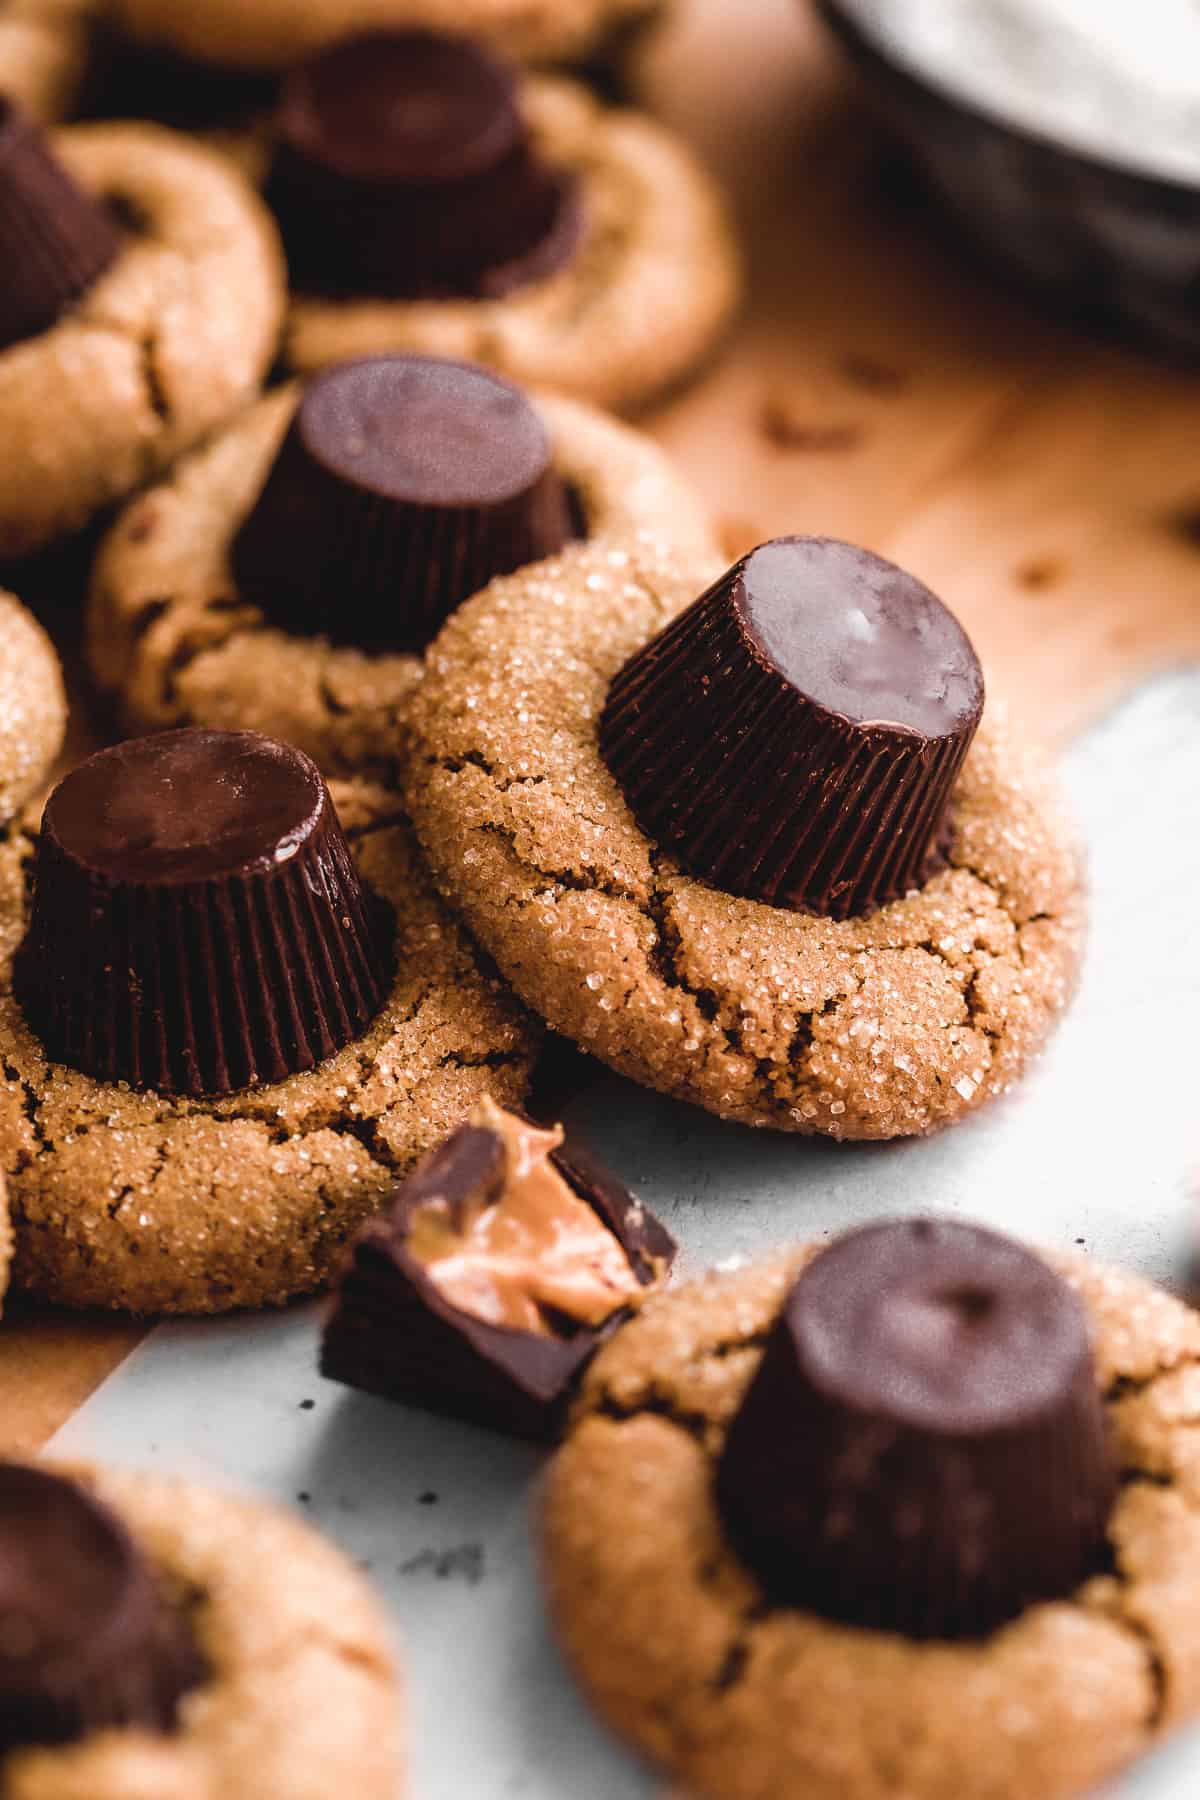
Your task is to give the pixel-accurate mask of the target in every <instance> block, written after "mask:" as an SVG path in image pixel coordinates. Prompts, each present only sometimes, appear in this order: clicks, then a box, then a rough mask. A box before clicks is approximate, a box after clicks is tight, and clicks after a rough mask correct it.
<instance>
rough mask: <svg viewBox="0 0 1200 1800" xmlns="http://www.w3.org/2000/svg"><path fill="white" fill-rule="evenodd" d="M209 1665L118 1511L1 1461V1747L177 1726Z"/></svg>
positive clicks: (67, 1484) (43, 1474)
mask: <svg viewBox="0 0 1200 1800" xmlns="http://www.w3.org/2000/svg"><path fill="white" fill-rule="evenodd" d="M204 1672H205V1671H204V1663H203V1660H202V1658H201V1655H200V1652H199V1650H198V1649H197V1647H196V1644H195V1642H194V1641H193V1639H192V1636H191V1633H190V1632H189V1630H188V1628H187V1625H186V1623H185V1621H184V1619H183V1617H182V1615H181V1614H180V1613H178V1612H177V1611H175V1610H174V1609H173V1608H172V1607H171V1606H170V1604H169V1603H168V1601H167V1599H166V1597H165V1596H164V1595H163V1594H162V1593H161V1592H160V1590H159V1588H158V1586H157V1584H156V1581H155V1578H154V1575H153V1573H152V1572H151V1570H150V1568H149V1566H148V1564H147V1563H146V1561H145V1560H144V1558H143V1557H142V1556H141V1555H140V1553H139V1552H138V1550H137V1548H136V1546H135V1545H134V1543H133V1542H132V1540H131V1539H130V1537H129V1534H128V1533H127V1532H126V1530H125V1527H124V1526H123V1525H122V1524H121V1521H120V1520H119V1519H118V1518H117V1517H116V1515H115V1514H113V1513H111V1512H110V1511H109V1510H108V1508H107V1507H104V1506H101V1505H100V1504H99V1502H98V1501H96V1500H93V1499H92V1497H91V1496H90V1495H89V1494H87V1493H85V1491H84V1490H83V1488H81V1487H78V1486H77V1485H76V1484H75V1483H74V1482H72V1481H65V1480H63V1479H62V1478H61V1477H60V1476H57V1475H52V1474H50V1473H49V1471H47V1470H44V1469H37V1468H30V1467H27V1466H25V1465H23V1464H20V1463H0V1755H5V1754H7V1752H9V1751H10V1750H15V1749H18V1748H20V1747H22V1746H25V1745H33V1744H47V1745H53V1744H69V1743H75V1742H77V1741H78V1740H79V1739H80V1738H83V1737H86V1736H87V1735H88V1734H89V1733H91V1732H93V1731H100V1730H103V1729H104V1728H106V1727H110V1726H139V1727H141V1728H142V1729H144V1730H151V1731H162V1732H167V1731H170V1730H171V1729H172V1727H173V1726H174V1725H175V1724H176V1722H177V1719H178V1714H179V1702H180V1700H181V1699H182V1697H183V1695H184V1694H186V1693H187V1692H188V1691H189V1690H190V1689H191V1688H194V1687H196V1686H197V1685H198V1683H199V1682H200V1681H201V1680H202V1679H203V1677H204Z"/></svg>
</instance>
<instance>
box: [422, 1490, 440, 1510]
mask: <svg viewBox="0 0 1200 1800" xmlns="http://www.w3.org/2000/svg"><path fill="white" fill-rule="evenodd" d="M439 1498H440V1495H438V1494H435V1493H434V1491H433V1489H432V1488H426V1489H425V1492H424V1493H423V1494H418V1495H417V1505H418V1506H436V1505H437V1503H438V1500H439Z"/></svg>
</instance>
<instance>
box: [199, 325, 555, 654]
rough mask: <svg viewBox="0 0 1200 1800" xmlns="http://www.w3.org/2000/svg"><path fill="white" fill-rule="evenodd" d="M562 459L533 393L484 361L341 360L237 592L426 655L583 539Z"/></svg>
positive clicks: (282, 455)
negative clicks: (469, 611) (454, 626)
mask: <svg viewBox="0 0 1200 1800" xmlns="http://www.w3.org/2000/svg"><path fill="white" fill-rule="evenodd" d="M552 454H553V452H552V446H551V442H550V438H549V436H548V434H547V431H546V428H545V426H544V425H543V423H542V421H541V419H540V418H539V416H538V414H537V412H536V411H535V410H534V408H533V407H532V406H531V405H530V403H529V401H528V400H527V399H526V398H525V396H524V395H523V394H522V393H521V391H520V389H519V388H516V387H513V386H512V385H511V383H509V382H507V381H503V380H501V379H500V377H499V376H496V375H493V374H491V373H490V372H488V371H487V370H484V369H479V368H476V367H475V366H474V365H473V364H471V363H459V362H450V361H443V360H442V359H440V358H437V357H425V356H378V357H365V358H363V359H362V360H360V361H356V362H349V363H341V364H339V365H338V366H337V367H335V368H332V369H330V370H328V371H327V372H326V373H325V374H323V375H319V376H317V378H316V379H315V380H314V381H313V382H312V383H311V384H310V385H309V386H308V388H306V390H305V392H304V396H303V398H302V399H301V401H300V405H299V407H298V409H297V411H296V415H295V417H294V419H293V421H292V424H291V427H290V429H289V431H288V433H287V435H286V437H285V438H284V441H283V444H282V445H281V447H280V451H279V455H278V456H277V458H276V460H275V462H274V464H273V465H272V467H271V470H270V472H269V473H268V475H267V479H266V482H265V484H264V486H263V489H262V492H261V494H260V496H259V498H258V500H257V502H256V503H255V505H254V507H253V509H252V510H251V512H250V513H249V515H248V516H247V518H246V520H245V522H244V523H243V525H242V526H241V529H240V530H239V531H238V533H237V536H236V537H235V539H234V542H233V547H232V561H233V569H234V574H235V577H236V580H237V584H238V588H239V591H240V593H241V594H242V596H243V598H244V599H246V600H249V601H251V602H252V603H253V604H254V605H256V606H258V607H260V608H261V610H262V612H263V613H264V614H265V616H266V617H267V618H268V619H269V620H270V621H271V622H272V623H274V624H277V625H279V626H280V627H281V628H282V629H285V630H288V631H291V632H295V633H299V634H306V635H314V636H315V635H320V636H324V637H327V638H329V639H330V640H331V641H333V642H340V643H352V644H356V645H358V646H359V647H360V648H363V649H373V650H422V649H424V647H425V646H426V644H428V643H429V642H430V641H431V640H432V639H433V638H434V637H435V636H436V635H437V632H438V630H439V628H440V627H441V625H442V623H443V621H444V620H445V619H446V618H447V617H448V616H449V614H450V613H452V612H453V611H454V609H455V608H456V607H457V606H458V605H459V604H460V603H461V602H462V601H463V600H465V599H466V598H467V597H468V596H469V595H471V594H474V593H477V592H478V591H479V589H480V588H484V587H486V586H487V584H488V582H489V581H490V580H491V579H492V578H493V576H496V575H506V574H509V573H510V572H511V571H512V570H513V569H516V568H519V567H521V566H522V564H524V563H530V562H538V561H540V560H541V558H543V557H545V556H550V555H552V554H553V553H554V552H555V551H558V550H561V548H562V547H563V545H564V544H565V543H567V542H568V540H569V539H570V538H571V537H572V536H573V535H574V521H573V516H572V504H571V496H570V494H569V492H568V490H567V488H566V486H565V484H564V483H563V481H562V479H561V477H560V476H559V474H558V472H557V470H556V469H555V467H554V464H553V460H552Z"/></svg>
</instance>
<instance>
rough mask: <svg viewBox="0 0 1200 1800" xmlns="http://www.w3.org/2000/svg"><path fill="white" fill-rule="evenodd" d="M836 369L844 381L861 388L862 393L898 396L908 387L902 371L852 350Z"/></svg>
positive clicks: (880, 359) (878, 358)
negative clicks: (839, 370) (843, 377)
mask: <svg viewBox="0 0 1200 1800" xmlns="http://www.w3.org/2000/svg"><path fill="white" fill-rule="evenodd" d="M838 367H839V368H840V369H841V372H842V374H843V375H844V376H845V377H846V380H847V381H849V382H853V384H854V386H855V387H858V388H862V389H863V391H864V393H868V394H899V393H900V392H902V390H903V389H904V388H906V387H907V386H908V376H907V375H906V374H905V372H904V370H903V369H898V368H897V367H896V365H895V364H894V363H889V362H884V361H883V360H882V358H880V357H877V356H869V355H866V354H864V353H862V352H861V351H857V350H852V351H851V352H850V353H849V355H848V356H843V357H842V359H841V362H840V363H839V364H838Z"/></svg>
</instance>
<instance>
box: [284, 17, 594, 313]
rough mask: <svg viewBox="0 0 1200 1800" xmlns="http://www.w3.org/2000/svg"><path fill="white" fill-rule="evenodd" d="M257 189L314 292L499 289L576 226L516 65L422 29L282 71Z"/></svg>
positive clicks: (526, 273) (566, 243) (373, 37)
mask: <svg viewBox="0 0 1200 1800" xmlns="http://www.w3.org/2000/svg"><path fill="white" fill-rule="evenodd" d="M266 191H267V198H268V200H269V201H270V204H271V205H272V207H273V208H274V210H275V214H276V216H277V218H278V219H279V223H280V227H281V229H282V232H283V237H284V242H285V244H286V246H287V251H288V260H289V263H290V266H291V272H292V282H293V285H294V286H295V287H297V288H299V289H300V290H301V291H304V292H308V293H324V294H332V295H352V296H356V297H367V296H376V297H379V298H381V299H392V300H404V299H412V300H419V299H434V298H451V297H456V296H457V297H461V298H495V297H497V296H499V295H503V294H507V293H511V292H512V291H513V290H514V289H515V288H519V287H522V286H524V285H525V284H527V283H528V282H531V281H535V280H538V279H539V278H541V277H543V276H546V275H549V274H551V273H553V271H554V270H555V269H558V268H560V267H562V266H563V265H564V264H565V263H566V262H568V261H569V260H570V258H571V256H572V255H573V253H574V251H575V248H576V245H577V243H578V240H579V235H580V230H581V223H582V215H581V211H580V205H579V198H578V193H577V187H576V182H575V179H574V177H573V176H572V175H570V174H568V173H566V172H565V171H561V170H556V169H551V168H548V167H546V166H545V165H544V164H543V163H542V161H541V160H540V158H539V156H538V154H537V151H536V148H535V147H534V145H533V143H532V142H531V140H530V136H529V132H528V129H527V127H526V125H525V122H524V120H523V118H522V116H521V111H520V106H519V101H518V93H517V84H516V79H515V77H514V75H513V74H512V72H511V71H510V70H509V69H508V68H507V66H506V65H505V64H504V63H503V62H501V61H500V60H499V59H498V58H497V57H496V56H495V55H494V54H493V53H492V52H491V51H490V50H488V49H485V48H484V47H483V46H482V45H480V44H476V43H473V42H471V41H469V40H467V39H464V38H455V37H443V36H439V35H436V34H434V33H430V32H423V31H407V32H376V33H369V34H367V35H365V36H362V37H356V38H352V39H349V40H348V41H346V42H344V43H341V44H338V45H335V46H334V47H333V48H332V49H329V50H325V51H322V52H321V53H319V54H318V55H316V56H314V57H313V58H312V59H311V60H310V61H308V62H305V63H302V64H300V65H299V66H298V67H297V68H295V69H294V70H293V71H292V72H291V74H290V75H289V76H288V78H287V81H286V83H285V86H284V92H283V98H282V102H281V105H280V108H279V115H278V142H277V148H276V153H275V158H274V162H273V165H272V168H271V171H270V174H269V177H268V181H267V190H266Z"/></svg>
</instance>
